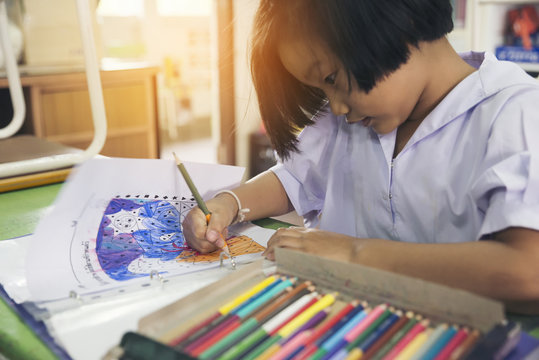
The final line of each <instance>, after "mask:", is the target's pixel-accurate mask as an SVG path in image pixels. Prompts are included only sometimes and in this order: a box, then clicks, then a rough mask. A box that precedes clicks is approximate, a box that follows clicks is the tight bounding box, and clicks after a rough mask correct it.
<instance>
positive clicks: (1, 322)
mask: <svg viewBox="0 0 539 360" xmlns="http://www.w3.org/2000/svg"><path fill="white" fill-rule="evenodd" d="M61 186H62V184H53V185H46V186H40V187H36V188H30V189H24V190H19V191H11V192H7V193H2V194H0V204H1V206H0V240H6V239H10V238H14V237H19V236H24V235H27V234H31V233H32V232H33V231H34V229H35V226H36V225H37V223H38V221H39V219H40V218H41V217H42V216H43V214H44V213H45V212H46V211H47V208H48V207H49V206H50V205H51V204H52V202H53V201H54V199H55V198H56V195H57V194H58V191H60V188H61ZM22 344H24V346H21V345H22ZM0 354H2V355H5V356H7V357H8V358H9V359H12V360H17V359H45V360H48V359H57V357H56V356H55V355H54V354H53V353H52V352H51V350H50V349H49V348H48V347H47V346H46V345H45V344H44V343H43V342H42V341H41V340H40V339H39V338H38V337H37V336H36V334H35V333H34V332H33V331H32V330H30V328H29V327H28V326H26V324H25V323H24V321H22V320H21V319H20V318H19V317H18V316H17V314H15V312H14V311H13V310H12V309H11V308H10V307H9V306H8V305H7V304H6V303H5V302H4V301H0Z"/></svg>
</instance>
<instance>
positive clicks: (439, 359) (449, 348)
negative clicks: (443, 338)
mask: <svg viewBox="0 0 539 360" xmlns="http://www.w3.org/2000/svg"><path fill="white" fill-rule="evenodd" d="M467 336H468V329H464V328H463V329H460V330H459V331H458V332H457V333H456V334H455V335H454V336H453V337H452V338H451V340H449V342H448V343H447V344H446V345H445V346H444V347H443V349H442V350H440V352H439V353H438V355H436V357H435V358H434V360H446V359H448V358H449V356H450V355H451V353H453V351H454V350H455V349H456V348H457V346H459V345H460V344H461V343H462V342H463V341H464V339H466V337H467Z"/></svg>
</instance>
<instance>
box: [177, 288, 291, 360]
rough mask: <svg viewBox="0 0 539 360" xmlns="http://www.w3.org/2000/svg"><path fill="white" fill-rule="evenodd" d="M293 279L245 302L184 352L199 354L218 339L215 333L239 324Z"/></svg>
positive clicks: (221, 332) (220, 332)
mask: <svg viewBox="0 0 539 360" xmlns="http://www.w3.org/2000/svg"><path fill="white" fill-rule="evenodd" d="M293 280H294V279H286V280H285V281H283V282H281V283H279V284H278V285H277V286H275V287H273V288H272V289H271V290H269V291H267V292H265V293H264V294H263V295H262V296H260V297H258V298H256V299H255V300H253V301H251V302H250V303H249V304H247V306H245V307H242V308H241V309H240V310H239V311H238V312H237V313H236V314H235V316H234V317H232V318H231V320H230V321H228V322H225V323H223V324H226V325H223V327H221V328H219V329H218V331H214V332H212V331H210V332H209V333H208V334H206V335H204V336H202V337H200V338H199V339H198V340H196V341H195V342H193V343H192V344H190V345H189V346H187V347H186V348H185V350H186V352H187V353H189V354H191V355H193V356H195V357H197V356H198V355H200V354H201V353H202V352H203V351H204V350H206V349H207V348H208V347H209V346H211V345H213V344H214V343H215V342H216V341H218V340H219V339H220V338H218V337H217V336H216V335H217V334H221V335H222V334H223V329H228V331H230V330H231V329H233V328H235V327H237V326H239V324H240V322H241V320H243V319H244V318H246V317H247V316H248V315H249V314H250V313H252V312H253V311H255V310H256V309H257V308H258V307H260V306H263V305H264V304H265V303H267V302H268V301H269V300H271V299H272V298H273V297H274V296H275V295H277V294H279V293H280V292H282V291H284V290H285V289H286V288H287V287H289V286H292V285H293V284H294V281H293ZM236 325H237V326H236Z"/></svg>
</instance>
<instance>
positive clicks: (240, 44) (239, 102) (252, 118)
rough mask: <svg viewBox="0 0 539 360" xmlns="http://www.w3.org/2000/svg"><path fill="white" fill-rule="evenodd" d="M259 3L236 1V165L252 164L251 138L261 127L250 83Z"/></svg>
mask: <svg viewBox="0 0 539 360" xmlns="http://www.w3.org/2000/svg"><path fill="white" fill-rule="evenodd" d="M257 7H258V0H234V14H235V22H234V48H235V49H234V56H235V58H234V60H235V66H234V71H235V78H236V81H235V92H236V94H235V96H236V107H235V111H236V131H237V133H236V154H237V155H236V163H237V165H239V166H244V167H247V166H248V165H249V135H250V134H251V133H253V132H255V131H257V130H258V129H259V128H260V122H261V120H260V113H259V112H258V103H257V101H256V93H255V91H254V88H253V83H252V81H251V72H250V67H249V61H248V43H249V36H250V33H251V27H252V24H253V18H254V14H255V12H256V9H257Z"/></svg>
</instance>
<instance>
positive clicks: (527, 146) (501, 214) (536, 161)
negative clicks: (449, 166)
mask: <svg viewBox="0 0 539 360" xmlns="http://www.w3.org/2000/svg"><path fill="white" fill-rule="evenodd" d="M538 138H539V90H538V89H537V88H536V89H535V90H529V88H528V90H524V91H522V92H520V93H517V94H516V95H515V96H513V97H512V98H511V99H510V100H509V101H507V103H506V104H504V106H503V107H501V108H500V111H499V113H498V115H497V116H496V119H495V121H494V123H493V125H492V129H491V134H490V137H489V142H488V146H487V150H486V153H485V157H484V161H483V164H482V168H481V172H480V174H479V177H478V179H477V181H476V182H475V184H474V186H473V190H472V194H473V196H474V198H475V200H476V203H477V204H478V206H479V208H480V210H481V211H482V212H483V213H484V221H483V224H482V227H481V230H480V234H479V237H482V236H484V235H488V234H491V233H494V232H497V231H500V230H503V229H506V228H508V227H525V228H531V229H536V230H539V141H538Z"/></svg>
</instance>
